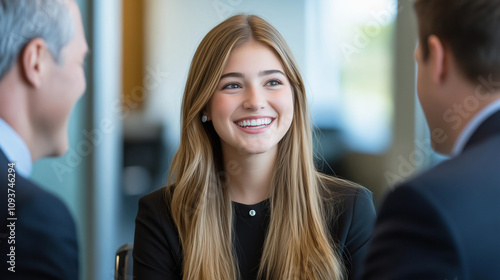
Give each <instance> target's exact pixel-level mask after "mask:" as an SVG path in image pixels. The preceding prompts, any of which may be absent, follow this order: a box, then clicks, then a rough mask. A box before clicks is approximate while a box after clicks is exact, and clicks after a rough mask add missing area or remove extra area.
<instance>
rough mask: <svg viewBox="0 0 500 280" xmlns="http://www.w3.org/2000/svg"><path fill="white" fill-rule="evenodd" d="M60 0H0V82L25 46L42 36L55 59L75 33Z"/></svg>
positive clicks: (63, 4)
mask: <svg viewBox="0 0 500 280" xmlns="http://www.w3.org/2000/svg"><path fill="white" fill-rule="evenodd" d="M67 5H68V4H67V3H65V2H64V1H63V0H0V81H1V80H2V78H3V76H4V75H5V74H6V73H7V72H8V71H9V70H10V69H11V68H12V65H14V63H15V62H16V60H17V59H18V57H19V55H20V53H21V52H22V50H23V49H24V48H25V47H26V45H27V44H28V43H29V42H30V41H31V40H33V39H35V38H42V39H43V40H44V41H45V43H46V44H47V47H48V49H49V50H50V53H51V54H52V56H53V58H54V60H55V61H57V62H58V63H61V62H62V59H61V49H62V48H63V47H64V46H66V45H67V44H68V43H69V42H70V41H71V40H72V38H73V36H74V35H75V24H74V21H73V18H72V17H71V14H70V13H69V10H68V6H67Z"/></svg>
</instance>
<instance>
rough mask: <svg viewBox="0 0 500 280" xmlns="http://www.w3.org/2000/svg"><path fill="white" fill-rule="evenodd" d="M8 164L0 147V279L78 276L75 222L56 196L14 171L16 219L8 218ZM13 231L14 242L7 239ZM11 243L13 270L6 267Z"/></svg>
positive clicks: (68, 278)
mask: <svg viewBox="0 0 500 280" xmlns="http://www.w3.org/2000/svg"><path fill="white" fill-rule="evenodd" d="M7 164H8V160H7V158H6V157H5V155H4V154H3V152H2V151H1V150H0V184H1V185H0V279H9V280H10V279H20V280H21V279H22V280H29V279H37V280H38V279H40V280H41V279H47V280H56V279H60V280H63V279H64V280H76V279H78V243H77V239H76V231H75V224H74V221H73V218H72V216H71V214H70V213H69V211H68V209H67V207H66V205H64V203H63V202H62V201H61V200H60V199H59V198H57V197H55V196H54V195H53V194H50V193H49V192H47V191H45V190H43V189H42V188H40V187H38V186H37V185H35V184H34V183H32V182H30V181H29V180H28V179H26V178H23V177H22V176H20V175H19V174H16V176H15V186H14V190H15V216H14V217H16V218H17V220H16V221H8V220H7V218H8V217H12V216H9V215H8V211H7V209H8V201H7V199H8V197H7V196H8V195H7V188H8V179H7V173H8V171H7V170H8V168H9V167H8V165H7ZM11 222H15V230H14V231H13V232H11V231H10V229H9V228H7V225H8V224H10V223H11ZM12 234H15V244H9V243H8V242H9V238H8V237H10V236H11V235H12ZM10 240H13V239H10ZM11 242H12V241H11ZM11 246H15V273H12V272H10V271H8V270H7V269H8V267H10V265H9V264H8V263H7V261H8V260H10V257H8V256H7V254H10V251H11V250H10V249H11Z"/></svg>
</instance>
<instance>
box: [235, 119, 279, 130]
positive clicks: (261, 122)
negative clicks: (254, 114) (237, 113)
mask: <svg viewBox="0 0 500 280" xmlns="http://www.w3.org/2000/svg"><path fill="white" fill-rule="evenodd" d="M272 121H273V120H272V119H270V118H262V119H252V120H244V121H239V122H238V123H237V125H239V126H241V127H244V128H250V129H257V128H263V127H266V126H268V125H269V124H270V123H271V122H272Z"/></svg>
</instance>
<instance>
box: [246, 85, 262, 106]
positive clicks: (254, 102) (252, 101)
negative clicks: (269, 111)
mask: <svg viewBox="0 0 500 280" xmlns="http://www.w3.org/2000/svg"><path fill="white" fill-rule="evenodd" d="M266 103H267V102H266V99H265V96H264V92H263V91H262V90H259V89H258V88H256V87H249V88H248V89H247V92H245V101H244V102H243V108H245V109H247V110H252V111H258V110H260V109H264V108H265V107H266Z"/></svg>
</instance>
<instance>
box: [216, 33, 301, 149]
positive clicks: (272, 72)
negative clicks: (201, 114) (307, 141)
mask: <svg viewBox="0 0 500 280" xmlns="http://www.w3.org/2000/svg"><path fill="white" fill-rule="evenodd" d="M284 73H285V71H284V70H283V67H282V66H281V63H280V61H279V59H278V57H277V56H276V55H275V54H274V53H273V51H271V49H269V48H268V47H266V46H265V45H263V44H261V43H258V42H255V41H253V40H251V41H249V42H247V43H245V44H243V45H241V46H239V47H237V48H235V49H233V50H232V52H231V54H230V56H229V61H228V63H227V65H226V67H225V68H224V71H223V74H222V77H221V79H220V81H219V84H218V86H217V89H216V90H215V93H214V95H213V96H212V98H211V99H210V102H209V104H208V107H207V112H206V114H207V116H208V119H209V120H211V121H212V123H213V126H214V128H215V131H216V132H217V134H218V135H219V137H220V139H221V145H222V150H223V151H224V152H231V153H235V152H237V153H239V154H261V153H267V152H270V151H271V152H276V151H277V144H278V142H279V141H280V140H281V139H282V138H283V136H284V135H285V133H286V132H287V131H288V129H289V128H290V124H291V123H292V118H293V94H292V88H291V86H290V82H289V81H288V79H287V77H286V75H285V74H284Z"/></svg>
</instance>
